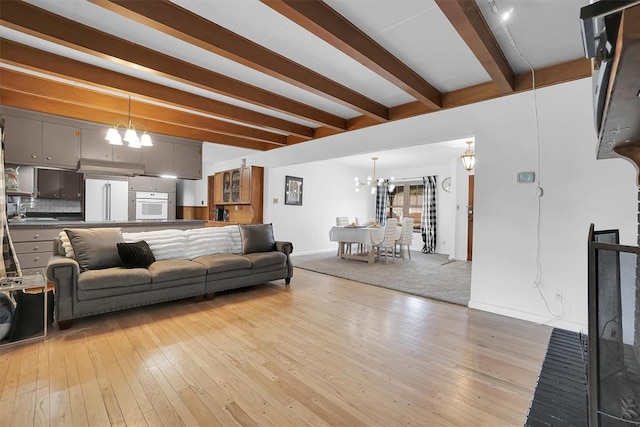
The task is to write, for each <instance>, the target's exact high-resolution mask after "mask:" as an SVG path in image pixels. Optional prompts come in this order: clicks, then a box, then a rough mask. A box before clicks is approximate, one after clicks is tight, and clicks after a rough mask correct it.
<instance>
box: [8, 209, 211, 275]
mask: <svg viewBox="0 0 640 427" xmlns="http://www.w3.org/2000/svg"><path fill="white" fill-rule="evenodd" d="M205 222H206V221H204V220H197V219H173V220H160V221H155V220H132V221H109V222H105V221H71V220H66V219H55V218H35V217H33V218H29V217H27V218H26V219H25V221H24V222H13V221H9V233H10V234H11V240H12V242H13V246H14V248H15V250H16V255H17V257H18V261H19V262H20V268H21V269H22V274H23V275H27V274H35V273H36V272H41V271H42V269H44V268H45V267H46V266H47V261H48V260H49V257H51V255H52V254H53V250H52V248H53V239H54V238H55V237H57V236H58V234H60V232H61V231H62V229H63V228H96V227H120V228H122V231H123V232H130V233H136V232H141V231H152V230H163V229H173V230H176V229H177V230H188V229H190V228H202V227H204V224H205Z"/></svg>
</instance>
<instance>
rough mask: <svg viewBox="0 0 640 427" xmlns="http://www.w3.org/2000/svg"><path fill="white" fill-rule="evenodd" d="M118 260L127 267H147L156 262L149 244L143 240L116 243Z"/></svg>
mask: <svg viewBox="0 0 640 427" xmlns="http://www.w3.org/2000/svg"><path fill="white" fill-rule="evenodd" d="M118 253H119V254H120V260H121V261H122V264H124V266H125V267H127V268H136V267H144V268H146V267H149V266H150V265H151V264H153V263H154V262H156V258H155V257H154V256H153V252H152V251H151V248H150V247H149V244H148V243H147V242H145V241H144V240H141V241H139V242H135V243H118Z"/></svg>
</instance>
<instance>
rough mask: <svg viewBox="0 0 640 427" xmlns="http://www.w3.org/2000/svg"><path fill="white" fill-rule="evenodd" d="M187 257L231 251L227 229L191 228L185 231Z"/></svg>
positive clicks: (192, 257)
mask: <svg viewBox="0 0 640 427" xmlns="http://www.w3.org/2000/svg"><path fill="white" fill-rule="evenodd" d="M186 235H187V258H189V259H194V258H197V257H199V256H203V255H211V254H220V253H228V252H231V238H230V236H229V231H228V230H226V229H224V228H222V227H205V228H193V229H190V230H187V231H186Z"/></svg>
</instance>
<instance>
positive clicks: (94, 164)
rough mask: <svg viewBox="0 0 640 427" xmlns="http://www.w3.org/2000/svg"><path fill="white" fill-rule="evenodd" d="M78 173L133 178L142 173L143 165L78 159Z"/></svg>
mask: <svg viewBox="0 0 640 427" xmlns="http://www.w3.org/2000/svg"><path fill="white" fill-rule="evenodd" d="M78 172H79V173H89V174H99V175H122V176H135V175H142V174H143V173H144V165H141V164H138V163H127V162H111V161H108V160H96V159H80V161H78Z"/></svg>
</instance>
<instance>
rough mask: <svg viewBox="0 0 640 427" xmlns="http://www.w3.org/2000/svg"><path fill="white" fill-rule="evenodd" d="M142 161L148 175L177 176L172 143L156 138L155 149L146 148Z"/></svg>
mask: <svg viewBox="0 0 640 427" xmlns="http://www.w3.org/2000/svg"><path fill="white" fill-rule="evenodd" d="M142 161H143V163H144V173H145V174H147V175H175V172H174V170H173V143H172V142H167V141H162V140H160V139H158V138H154V139H153V147H144V151H143V153H142Z"/></svg>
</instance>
